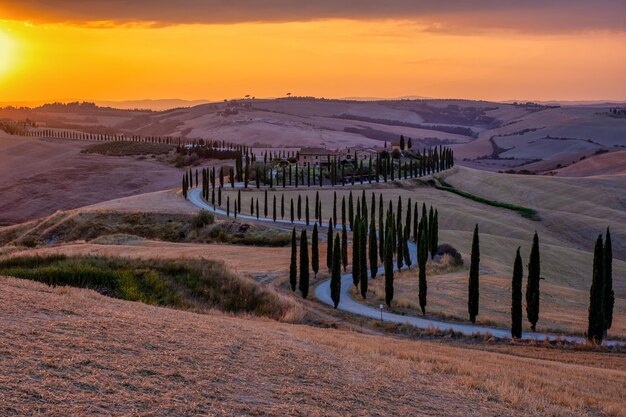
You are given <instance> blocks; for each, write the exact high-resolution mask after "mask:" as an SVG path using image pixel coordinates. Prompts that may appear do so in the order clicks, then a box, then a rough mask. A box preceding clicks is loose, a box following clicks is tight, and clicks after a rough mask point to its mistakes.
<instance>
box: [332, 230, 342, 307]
mask: <svg viewBox="0 0 626 417" xmlns="http://www.w3.org/2000/svg"><path fill="white" fill-rule="evenodd" d="M329 245H330V243H329ZM340 245H341V244H340V241H339V233H337V236H335V242H334V243H333V244H332V246H333V247H334V251H333V262H332V268H331V274H330V298H332V300H333V304H334V305H335V308H337V306H338V305H339V300H340V298H341V251H342V249H343V248H340Z"/></svg>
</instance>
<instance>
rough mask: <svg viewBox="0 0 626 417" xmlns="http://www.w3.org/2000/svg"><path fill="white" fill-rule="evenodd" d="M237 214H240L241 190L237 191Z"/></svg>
mask: <svg viewBox="0 0 626 417" xmlns="http://www.w3.org/2000/svg"><path fill="white" fill-rule="evenodd" d="M237 212H238V213H241V189H239V190H237Z"/></svg>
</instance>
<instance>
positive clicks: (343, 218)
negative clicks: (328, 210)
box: [341, 195, 346, 245]
mask: <svg viewBox="0 0 626 417" xmlns="http://www.w3.org/2000/svg"><path fill="white" fill-rule="evenodd" d="M341 224H342V226H345V225H346V196H345V195H344V196H343V197H341ZM342 245H343V243H342Z"/></svg>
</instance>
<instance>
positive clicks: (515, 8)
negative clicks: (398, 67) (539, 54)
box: [0, 0, 626, 32]
mask: <svg viewBox="0 0 626 417" xmlns="http://www.w3.org/2000/svg"><path fill="white" fill-rule="evenodd" d="M624 16H626V2H625V1H623V0H596V1H593V2H591V1H588V0H548V1H546V0H526V1H519V0H516V1H513V0H343V1H341V0H228V1H226V0H176V1H171V0H4V1H3V5H2V8H1V10H0V17H2V18H4V19H9V20H25V21H30V22H34V23H69V24H75V25H96V26H97V25H102V24H103V22H104V24H115V25H125V24H126V25H127V24H137V23H139V24H145V25H152V26H167V25H175V24H219V23H241V22H295V21H309V20H317V19H332V18H340V19H403V20H413V21H416V22H421V23H426V24H427V25H428V26H429V27H430V28H431V30H433V31H443V32H446V31H452V32H455V31H477V30H490V29H511V30H516V31H524V32H569V31H584V30H613V31H624V30H626V19H625V18H624Z"/></svg>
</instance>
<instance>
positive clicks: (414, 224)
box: [413, 201, 419, 244]
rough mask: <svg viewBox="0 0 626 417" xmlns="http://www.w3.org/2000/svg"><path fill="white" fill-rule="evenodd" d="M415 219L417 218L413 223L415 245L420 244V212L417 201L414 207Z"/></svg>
mask: <svg viewBox="0 0 626 417" xmlns="http://www.w3.org/2000/svg"><path fill="white" fill-rule="evenodd" d="M413 217H414V218H415V221H414V222H413V240H414V241H415V244H418V243H419V240H418V237H417V226H418V223H419V211H418V208H417V201H416V202H415V204H414V205H413Z"/></svg>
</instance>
